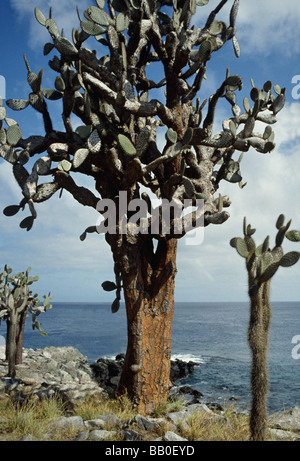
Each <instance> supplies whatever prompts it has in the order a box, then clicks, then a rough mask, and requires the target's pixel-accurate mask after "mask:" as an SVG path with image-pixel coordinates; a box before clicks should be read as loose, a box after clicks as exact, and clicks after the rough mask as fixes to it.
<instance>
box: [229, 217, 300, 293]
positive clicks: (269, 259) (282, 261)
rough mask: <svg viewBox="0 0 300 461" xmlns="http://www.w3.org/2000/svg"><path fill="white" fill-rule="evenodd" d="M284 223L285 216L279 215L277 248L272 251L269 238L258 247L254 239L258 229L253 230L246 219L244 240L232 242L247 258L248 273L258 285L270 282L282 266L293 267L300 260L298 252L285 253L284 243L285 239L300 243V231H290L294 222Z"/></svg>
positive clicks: (239, 239)
mask: <svg viewBox="0 0 300 461" xmlns="http://www.w3.org/2000/svg"><path fill="white" fill-rule="evenodd" d="M284 221H285V217H284V215H283V214H281V215H279V217H278V219H277V221H276V228H277V235H276V237H275V246H274V248H273V249H272V250H271V249H270V247H269V240H270V239H269V236H267V237H266V238H265V240H264V242H263V243H262V244H261V245H259V246H256V244H255V241H254V239H253V237H252V235H253V234H254V233H255V231H256V229H252V227H251V225H250V224H249V225H247V221H246V218H244V223H243V233H244V238H241V237H234V238H233V239H231V240H230V245H231V246H232V247H233V248H235V249H236V251H237V252H238V254H239V255H240V256H242V257H243V258H245V262H246V268H247V271H248V273H249V275H251V276H252V278H253V279H254V280H255V282H256V283H257V284H262V283H264V282H268V281H269V280H270V279H271V278H272V277H273V276H274V275H275V273H276V272H277V270H278V269H279V267H280V266H281V267H290V266H293V265H294V264H296V263H297V262H298V260H299V259H300V253H299V252H298V251H290V252H288V253H286V254H284V253H283V249H282V243H283V241H284V238H287V239H288V240H290V241H292V242H300V231H299V230H289V228H290V225H291V222H292V221H291V220H289V221H288V222H287V223H286V224H284Z"/></svg>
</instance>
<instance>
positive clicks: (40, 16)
mask: <svg viewBox="0 0 300 461" xmlns="http://www.w3.org/2000/svg"><path fill="white" fill-rule="evenodd" d="M34 15H35V18H36V20H37V21H38V22H39V23H40V24H41V25H42V26H46V18H45V16H44V15H43V13H42V12H41V10H39V9H38V8H37V7H36V8H35V9H34Z"/></svg>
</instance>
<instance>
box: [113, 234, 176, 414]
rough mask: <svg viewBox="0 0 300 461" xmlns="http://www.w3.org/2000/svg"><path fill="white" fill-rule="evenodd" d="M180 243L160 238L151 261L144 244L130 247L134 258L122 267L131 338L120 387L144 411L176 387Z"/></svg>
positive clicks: (142, 412)
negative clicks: (174, 357) (172, 378)
mask: <svg viewBox="0 0 300 461" xmlns="http://www.w3.org/2000/svg"><path fill="white" fill-rule="evenodd" d="M176 248H177V241H176V239H171V240H168V241H162V242H159V244H158V248H157V251H156V253H155V259H154V261H152V265H151V264H150V263H149V261H148V260H147V259H146V257H145V252H144V248H143V247H142V248H138V247H137V246H134V247H133V248H131V249H129V253H127V254H128V257H129V260H130V261H131V263H132V265H131V267H130V269H131V270H130V272H129V273H123V287H124V295H125V302H126V314H127V328H128V344H127V351H126V357H125V363H124V368H123V373H122V376H121V380H120V386H119V391H120V392H126V393H127V395H128V396H129V397H130V399H131V400H132V401H133V403H134V405H135V406H136V408H137V410H138V411H139V413H141V414H149V413H152V412H153V411H154V410H155V409H156V408H157V406H158V405H159V404H160V403H162V402H163V401H164V400H165V399H166V397H167V395H168V393H169V391H170V387H171V383H170V363H171V362H170V359H171V348H172V322H173V313H174V286H175V273H176Z"/></svg>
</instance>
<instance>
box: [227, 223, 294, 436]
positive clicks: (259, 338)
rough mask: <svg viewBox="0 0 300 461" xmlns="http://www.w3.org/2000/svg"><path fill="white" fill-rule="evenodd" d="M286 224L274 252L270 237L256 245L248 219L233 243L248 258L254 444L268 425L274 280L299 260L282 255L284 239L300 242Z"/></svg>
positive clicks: (278, 237) (292, 254)
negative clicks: (269, 350)
mask: <svg viewBox="0 0 300 461" xmlns="http://www.w3.org/2000/svg"><path fill="white" fill-rule="evenodd" d="M284 221H285V217H284V215H283V214H281V215H280V216H279V217H278V219H277V221H276V228H277V230H278V232H277V235H276V238H275V246H274V248H273V249H272V250H271V249H270V248H269V240H270V239H269V236H267V237H266V238H265V240H264V242H263V243H262V244H261V245H259V246H256V244H255V241H254V239H253V237H252V235H253V234H254V233H255V231H256V229H252V227H251V225H250V224H249V225H247V222H246V218H244V227H243V230H244V238H240V237H235V238H233V239H231V240H230V245H231V246H232V247H233V248H235V249H236V250H237V252H238V254H239V255H240V256H242V257H243V258H244V259H245V263H246V269H247V272H248V287H249V291H248V294H249V297H250V322H249V329H248V342H249V346H250V349H251V352H252V370H251V390H252V407H251V414H250V431H251V437H252V439H253V440H255V441H258V440H264V438H265V431H266V424H267V393H268V370H267V353H268V342H269V328H270V323H271V305H270V285H271V279H272V277H273V276H274V275H275V273H276V272H277V270H278V269H279V267H290V266H293V265H294V264H296V263H297V262H298V260H299V259H300V253H299V252H298V251H291V252H289V253H286V254H284V253H283V249H282V243H283V240H284V238H287V239H288V240H290V241H292V242H300V231H298V230H289V228H290V225H291V220H290V221H288V222H287V224H284Z"/></svg>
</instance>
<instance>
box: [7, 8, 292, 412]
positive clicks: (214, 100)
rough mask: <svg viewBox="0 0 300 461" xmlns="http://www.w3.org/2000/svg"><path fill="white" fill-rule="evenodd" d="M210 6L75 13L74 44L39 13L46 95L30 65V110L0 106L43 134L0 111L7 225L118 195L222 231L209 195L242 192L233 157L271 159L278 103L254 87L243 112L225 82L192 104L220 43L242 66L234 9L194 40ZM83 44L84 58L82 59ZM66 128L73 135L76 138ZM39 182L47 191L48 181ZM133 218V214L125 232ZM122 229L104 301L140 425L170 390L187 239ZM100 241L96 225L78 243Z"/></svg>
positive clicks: (219, 202) (220, 199)
mask: <svg viewBox="0 0 300 461" xmlns="http://www.w3.org/2000/svg"><path fill="white" fill-rule="evenodd" d="M208 1H209V0H202V1H198V2H197V1H196V0H161V1H158V0H148V1H145V0H125V1H120V0H107V1H104V0H97V1H96V4H95V5H94V6H90V7H89V8H88V9H87V10H86V11H85V12H84V15H80V12H79V11H78V16H79V28H77V29H74V30H73V34H72V41H70V40H69V39H67V38H66V37H65V36H64V33H63V31H62V32H61V33H60V31H59V30H58V28H57V24H56V22H55V20H54V18H53V17H52V11H51V10H50V14H49V17H46V16H45V15H44V13H43V12H41V11H40V10H39V9H37V8H36V9H35V16H36V19H37V21H38V22H39V23H40V24H41V26H43V27H45V28H46V29H48V31H49V34H50V38H51V39H52V40H51V42H49V43H46V44H45V46H44V55H48V54H49V53H53V55H52V58H51V60H50V61H49V65H50V67H51V69H53V70H54V71H55V72H57V77H56V79H55V84H54V86H55V88H53V89H49V88H44V87H43V82H42V77H43V71H42V70H41V71H39V73H37V74H36V73H35V72H34V71H33V70H32V69H31V68H30V63H29V62H28V60H27V59H26V58H25V61H26V66H27V70H28V83H29V85H30V87H31V92H30V94H29V97H28V98H27V99H24V100H15V99H11V100H8V101H7V105H8V107H9V108H11V109H13V110H21V109H25V108H26V107H27V106H31V107H33V108H34V109H35V110H36V111H38V112H39V113H40V114H42V117H43V121H44V128H45V134H43V135H39V134H33V135H32V136H30V137H28V138H26V139H24V138H23V137H22V131H21V129H20V127H19V126H18V124H17V123H16V122H15V121H13V120H12V119H10V118H6V113H5V108H2V109H1V115H2V118H3V120H4V121H5V122H6V125H7V127H6V125H5V126H4V123H3V126H2V128H1V130H0V141H1V143H2V146H1V147H0V154H1V156H2V157H3V158H4V159H5V160H7V161H8V162H10V163H12V169H13V173H14V175H15V178H16V180H17V182H18V183H19V185H20V187H21V189H22V192H23V196H24V197H23V200H22V201H21V202H20V204H19V205H12V206H9V207H7V208H6V209H5V210H4V213H5V214H6V215H13V214H15V213H17V212H18V211H19V210H21V209H22V210H23V209H24V208H26V207H27V206H28V207H29V210H30V216H27V217H25V219H23V220H22V222H21V224H20V225H21V227H23V228H25V229H27V230H29V229H30V228H31V227H32V225H33V223H34V220H35V219H36V217H37V213H36V205H37V204H39V203H41V202H43V201H45V200H48V199H49V198H50V197H51V196H52V195H53V194H55V193H56V192H57V191H58V190H61V191H62V190H66V191H68V192H69V193H70V194H71V195H72V196H73V197H74V199H75V200H77V201H78V202H79V203H81V204H82V205H84V206H88V207H91V208H94V209H97V204H98V210H99V209H100V208H101V202H102V201H103V200H104V199H111V200H113V201H114V203H115V204H116V208H117V209H118V208H119V207H118V205H119V200H120V191H126V193H127V202H126V204H125V208H126V207H128V206H129V204H130V203H133V202H132V200H133V199H144V200H145V202H147V203H148V205H149V203H150V202H149V194H148V192H149V193H150V195H153V194H154V195H156V196H157V197H159V198H160V199H165V200H167V201H169V202H171V201H172V200H173V201H174V202H175V203H176V204H177V205H178V206H180V207H183V202H184V199H191V200H193V201H195V203H197V202H196V199H201V200H204V213H203V218H204V226H208V225H210V224H222V223H223V222H225V221H226V220H227V219H228V218H229V213H228V211H227V210H226V209H224V208H228V207H229V206H230V200H229V197H228V196H222V194H220V193H219V192H217V191H218V189H219V186H220V184H221V182H222V181H229V182H231V183H234V184H239V185H240V186H241V187H243V186H244V185H245V184H243V183H242V174H241V168H240V166H241V165H240V163H241V159H242V156H241V155H239V156H238V158H235V152H236V151H238V152H242V153H244V152H247V151H248V150H249V149H250V148H251V147H254V148H255V149H256V150H257V151H258V152H260V153H262V154H266V153H268V152H271V151H272V150H273V149H274V147H275V145H274V133H273V131H272V128H271V125H272V124H274V123H276V121H277V117H276V116H277V113H278V112H279V111H280V110H281V109H282V107H283V106H284V102H285V90H284V89H281V88H280V87H279V86H278V85H275V86H274V87H273V85H272V82H270V81H267V82H266V83H265V84H264V85H263V88H257V87H255V85H254V82H253V80H252V84H253V88H252V90H251V94H250V98H247V97H245V98H244V101H243V105H244V110H243V108H241V107H240V106H239V105H238V104H237V94H236V93H237V92H238V91H240V90H241V89H242V78H241V77H240V76H239V75H230V70H229V69H228V68H227V71H226V72H225V69H224V75H223V77H222V76H221V75H220V76H219V81H220V85H219V87H218V88H217V89H216V91H215V93H214V94H212V95H210V96H209V95H207V96H208V98H207V100H206V99H203V100H201V101H200V99H199V98H198V93H199V90H200V89H201V87H202V83H203V81H204V79H205V78H206V69H207V66H208V64H209V61H210V59H211V58H213V57H214V56H215V55H216V54H217V52H219V51H220V50H221V48H222V47H223V46H224V44H225V43H226V42H228V41H232V43H233V51H234V53H235V54H236V56H237V57H238V56H239V53H240V50H239V44H238V41H237V38H236V17H237V12H238V6H239V1H238V0H234V1H232V3H231V10H230V17H229V23H228V24H226V23H225V22H222V21H219V20H218V19H217V16H218V13H219V12H220V11H221V9H222V8H223V7H224V5H225V4H226V3H228V0H222V1H220V2H219V4H218V5H217V6H216V7H215V9H214V10H212V11H211V13H210V14H209V16H208V18H207V20H206V21H204V22H203V27H201V28H200V27H199V28H195V27H194V26H193V25H192V20H193V16H194V14H195V13H196V12H197V13H198V14H200V13H201V6H203V5H206V4H207V3H208ZM91 37H94V39H95V41H94V47H95V50H93V51H91V50H90V49H88V48H86V47H85V42H86V40H87V39H89V40H91ZM100 53H101V54H100ZM157 66H160V68H161V73H160V72H159V71H158V70H157V69H158V67H157ZM151 69H154V72H152V73H151ZM158 97H159V99H157V98H158ZM51 100H61V103H62V119H63V123H64V130H63V131H57V130H56V129H55V125H54V124H53V120H52V119H51V116H50V113H49V111H48V104H49V105H50V104H51ZM224 100H226V101H227V102H228V107H229V109H230V110H231V115H229V118H228V119H227V120H224V122H223V127H222V129H221V131H220V132H218V133H217V134H215V133H214V131H213V129H214V119H215V113H216V109H217V106H218V103H219V101H224ZM74 115H75V116H77V118H78V119H79V120H80V121H81V123H80V126H78V127H77V128H76V129H74V128H73V124H72V122H73V120H72V117H73V116H74ZM73 118H74V117H73ZM256 121H260V122H263V123H265V125H266V128H265V130H264V131H263V132H262V133H259V132H257V131H254V129H255V122H256ZM160 130H165V142H164V143H162V144H163V145H161V143H160V142H158V140H159V138H160V139H161V136H160V137H159V134H160V133H161V131H160ZM41 154H42V155H41ZM36 157H38V158H37V160H36V162H35V163H34V162H33V167H32V170H31V171H29V170H28V165H29V164H31V163H32V159H33V158H36ZM29 159H30V161H29V162H28V160H29ZM27 162H28V163H27ZM81 175H87V176H89V177H91V178H94V180H95V191H94V192H93V191H92V190H90V189H87V188H85V187H82V186H79V185H78V184H79V183H80V176H81ZM45 176H50V177H51V178H52V180H50V181H48V182H47V181H45V180H44V177H45ZM41 179H43V181H42V182H41ZM127 210H128V208H127ZM127 210H125V211H127ZM149 210H150V212H151V207H150V208H149ZM102 213H103V210H102ZM131 214H132V212H131V213H130V211H129V210H128V213H127V218H130V216H131ZM196 214H197V210H194V211H193V212H191V213H189V214H188V215H187V216H185V223H188V222H190V223H191V222H192V223H194V222H195V218H196ZM197 216H198V215H197ZM178 219H181V218H178ZM177 221H178V220H177ZM119 222H120V221H119V220H117V223H119ZM130 224H131V226H128V227H127V231H126V232H125V233H122V232H120V227H118V225H117V228H116V232H115V233H113V232H106V234H105V238H106V241H107V242H108V244H109V245H110V248H111V251H112V256H113V260H114V271H115V279H116V280H115V282H110V283H105V284H104V286H103V288H104V289H108V290H116V299H115V301H114V302H113V305H112V310H113V312H116V311H117V310H118V308H119V300H120V291H121V288H122V289H123V292H124V298H125V304H126V313H127V324H128V345H127V351H126V358H125V365H124V369H123V374H122V377H121V381H120V392H121V391H122V390H125V391H126V392H127V393H128V395H129V396H130V397H131V398H132V400H133V402H134V403H135V404H136V406H137V408H138V410H139V411H140V412H141V413H149V412H151V411H152V410H154V409H155V407H156V406H157V405H158V404H159V402H160V401H162V400H164V399H165V397H166V395H167V394H168V392H169V389H170V379H169V374H170V356H171V335H172V318H173V310H174V280H175V274H176V249H177V240H178V238H180V237H182V236H183V235H184V234H185V232H186V231H187V227H186V228H184V227H183V230H182V232H181V233H175V232H174V228H175V219H174V220H173V221H172V222H171V226H170V232H169V233H168V234H166V233H163V232H162V231H161V232H155V233H154V232H152V231H151V229H150V225H149V227H147V226H146V229H144V232H143V233H137V232H135V230H136V229H137V224H134V223H130ZM95 231H97V229H96V226H93V225H91V226H90V227H88V228H87V229H86V230H85V231H84V232H83V234H82V236H81V239H82V240H83V239H84V238H85V237H86V236H87V234H89V233H91V232H95ZM156 244H157V245H156Z"/></svg>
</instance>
